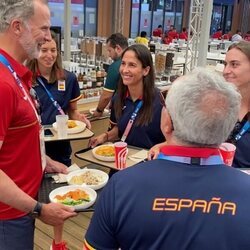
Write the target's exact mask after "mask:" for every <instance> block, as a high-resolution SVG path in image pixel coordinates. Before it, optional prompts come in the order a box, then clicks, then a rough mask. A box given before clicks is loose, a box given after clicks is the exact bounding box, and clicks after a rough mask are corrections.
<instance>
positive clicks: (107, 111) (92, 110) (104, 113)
mask: <svg viewBox="0 0 250 250" xmlns="http://www.w3.org/2000/svg"><path fill="white" fill-rule="evenodd" d="M95 110H96V109H95V108H94V109H90V110H89V113H90V114H91V115H93V114H94V112H95ZM109 113H110V112H109V110H108V109H104V110H103V115H108V114H109Z"/></svg>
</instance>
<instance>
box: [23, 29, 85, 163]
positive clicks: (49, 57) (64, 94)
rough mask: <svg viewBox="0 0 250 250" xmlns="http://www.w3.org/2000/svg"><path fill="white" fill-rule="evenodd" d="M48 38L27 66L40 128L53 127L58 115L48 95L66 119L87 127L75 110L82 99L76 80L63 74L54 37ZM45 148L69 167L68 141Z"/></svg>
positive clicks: (49, 143) (83, 119)
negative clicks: (38, 104)
mask: <svg viewBox="0 0 250 250" xmlns="http://www.w3.org/2000/svg"><path fill="white" fill-rule="evenodd" d="M51 36H52V40H51V41H49V42H46V43H44V44H43V45H42V46H41V51H40V56H39V58H38V59H34V60H32V61H30V62H28V64H27V66H28V67H29V68H30V70H31V71H32V72H33V88H34V89H35V91H36V94H37V96H38V98H39V101H40V105H41V119H42V124H43V125H50V124H53V123H54V122H55V121H56V115H58V114H60V110H58V109H57V108H56V107H55V105H54V104H53V103H52V100H51V98H50V97H49V94H48V92H47V91H49V92H50V94H51V95H52V97H53V99H54V100H56V101H57V103H58V104H59V105H60V107H61V108H62V110H63V112H64V113H66V114H68V115H69V119H72V120H80V121H83V122H85V123H86V124H87V126H88V127H89V126H90V123H89V121H88V120H87V119H86V118H85V116H84V115H83V114H80V112H79V111H78V110H77V101H78V100H79V99H81V94H80V89H79V84H78V82H77V79H76V76H75V75H74V74H73V73H71V72H69V71H66V70H63V68H62V61H61V56H60V51H59V46H58V41H57V39H56V34H55V33H54V32H51ZM39 78H40V79H39ZM45 147H46V153H47V155H49V156H50V157H51V158H52V159H53V160H56V161H59V162H61V163H64V164H65V165H67V166H70V165H71V159H70V156H71V152H72V150H71V147H70V142H69V141H60V142H47V143H45Z"/></svg>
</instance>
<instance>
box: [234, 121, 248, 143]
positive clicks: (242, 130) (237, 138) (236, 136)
mask: <svg viewBox="0 0 250 250" xmlns="http://www.w3.org/2000/svg"><path fill="white" fill-rule="evenodd" d="M249 128H250V122H249V120H248V121H246V123H245V124H244V126H243V127H242V128H241V130H240V132H239V133H238V134H237V135H235V140H236V141H238V140H240V138H241V137H242V136H243V135H244V134H245V133H246V132H247V131H248V130H249Z"/></svg>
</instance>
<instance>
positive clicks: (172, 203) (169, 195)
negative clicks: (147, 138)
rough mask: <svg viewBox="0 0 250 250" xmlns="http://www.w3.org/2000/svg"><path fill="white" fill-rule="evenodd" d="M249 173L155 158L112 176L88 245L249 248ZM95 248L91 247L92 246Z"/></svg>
mask: <svg viewBox="0 0 250 250" xmlns="http://www.w3.org/2000/svg"><path fill="white" fill-rule="evenodd" d="M249 190H250V176H248V175H247V174H245V173H242V172H241V171H240V170H238V169H235V168H232V167H228V166H225V165H221V164H219V165H203V166H197V165H191V164H186V163H181V162H174V161H170V160H164V159H157V160H154V161H149V162H145V163H141V164H138V165H136V166H133V167H130V168H127V169H125V170H122V171H120V172H118V173H116V174H114V175H113V176H112V178H111V179H110V181H109V183H108V185H107V186H106V187H105V189H104V190H103V192H102V193H101V195H100V199H99V200H98V203H97V206H96V208H95V213H94V216H93V218H92V221H91V224H90V227H89V229H88V231H87V234H86V237H85V245H87V246H90V247H93V248H95V249H118V248H121V249H154V250H155V249H157V250H158V249H164V250H165V249H168V250H201V249H202V250H215V249H216V250H229V249H230V250H239V249H250V237H249V232H250V231H249V230H250V216H248V215H249V210H250V192H249ZM89 249H91V248H89Z"/></svg>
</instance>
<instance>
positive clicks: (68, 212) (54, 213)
mask: <svg viewBox="0 0 250 250" xmlns="http://www.w3.org/2000/svg"><path fill="white" fill-rule="evenodd" d="M76 215H77V213H76V212H74V208H72V207H68V206H64V205H62V204H59V203H49V204H43V206H42V211H41V215H40V216H39V219H40V220H41V221H43V222H44V223H46V224H49V225H52V226H57V225H61V224H63V222H64V221H65V220H66V219H68V218H70V217H74V216H76Z"/></svg>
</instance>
